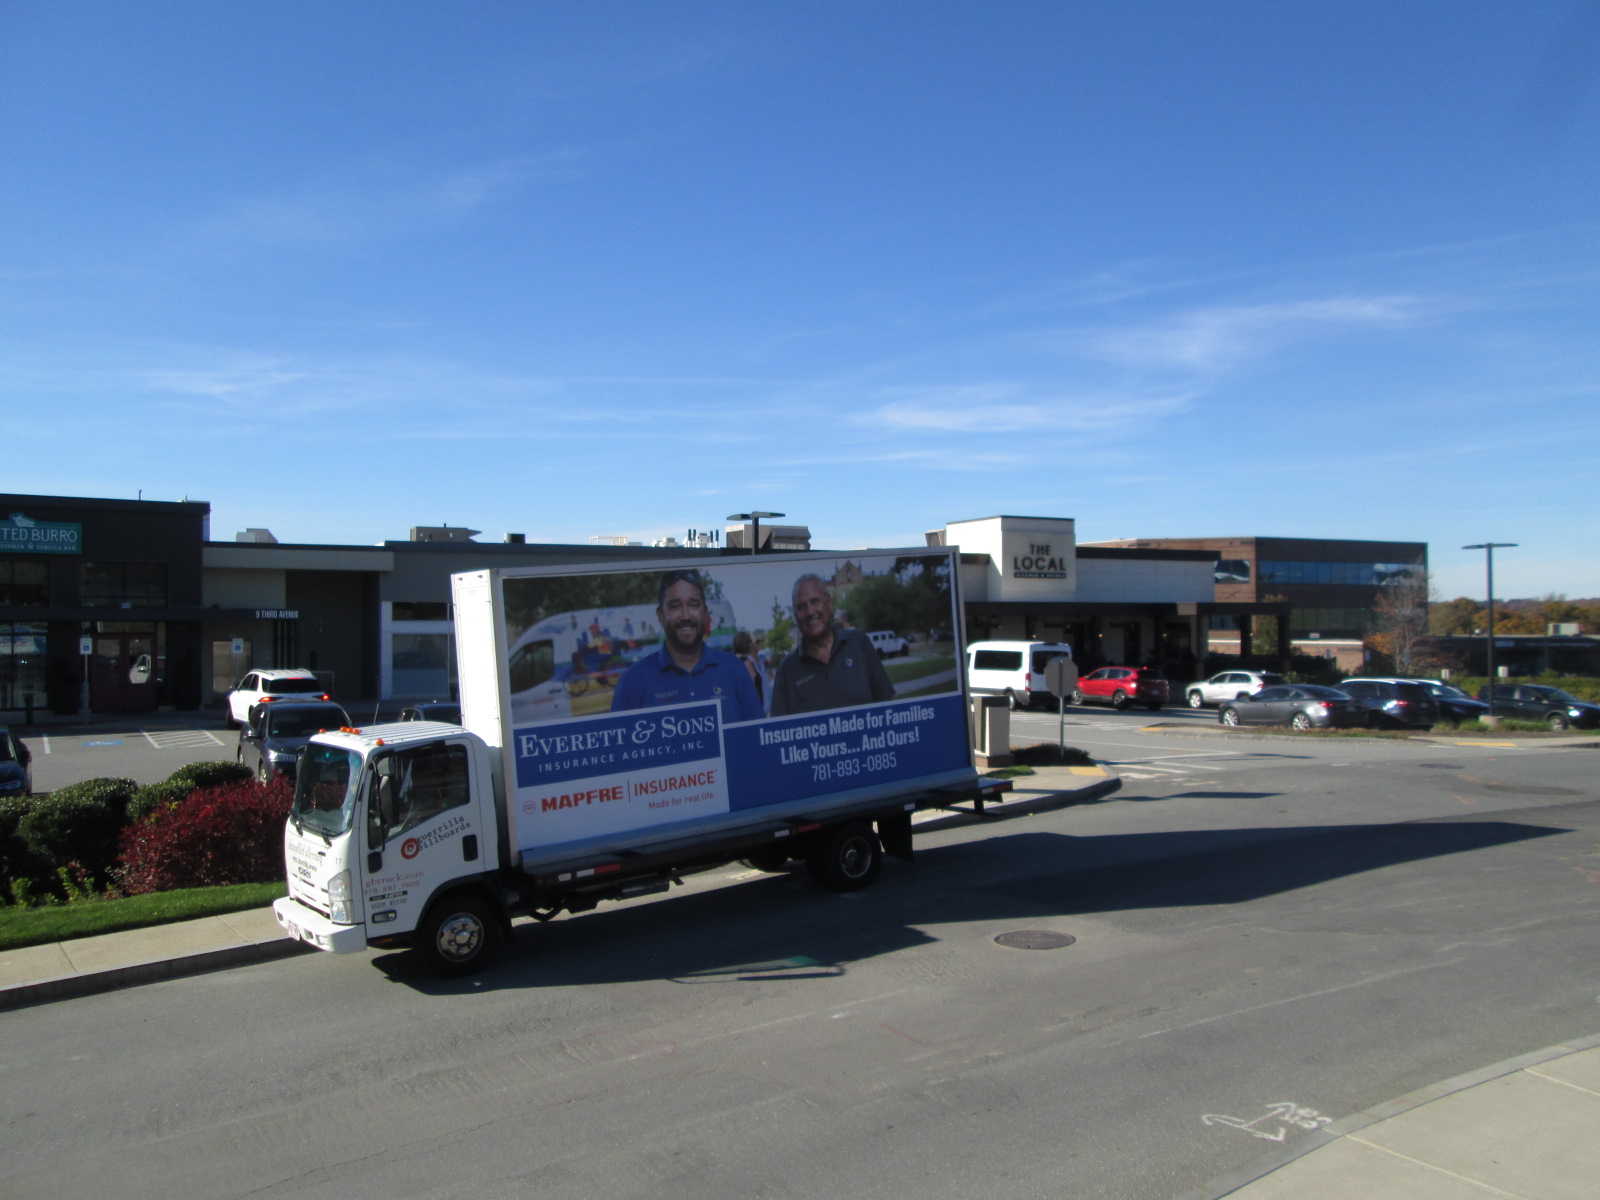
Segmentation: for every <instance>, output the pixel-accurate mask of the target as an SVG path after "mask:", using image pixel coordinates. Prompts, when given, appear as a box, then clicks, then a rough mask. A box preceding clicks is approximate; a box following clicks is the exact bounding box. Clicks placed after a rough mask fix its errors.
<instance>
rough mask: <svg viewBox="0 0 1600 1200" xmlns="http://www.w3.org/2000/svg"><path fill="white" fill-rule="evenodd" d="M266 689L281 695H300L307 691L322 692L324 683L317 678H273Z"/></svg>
mask: <svg viewBox="0 0 1600 1200" xmlns="http://www.w3.org/2000/svg"><path fill="white" fill-rule="evenodd" d="M265 690H266V691H268V692H271V693H273V694H274V695H279V696H299V695H303V694H305V693H306V692H320V691H321V690H322V685H321V684H320V683H318V682H317V681H316V680H315V679H271V680H268V681H267V685H266V688H265Z"/></svg>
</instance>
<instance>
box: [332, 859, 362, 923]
mask: <svg viewBox="0 0 1600 1200" xmlns="http://www.w3.org/2000/svg"><path fill="white" fill-rule="evenodd" d="M350 899H351V888H350V872H349V871H348V870H344V871H340V872H339V873H338V874H337V875H335V876H334V877H333V878H332V879H330V880H328V919H329V920H330V921H332V922H333V923H334V924H336V925H354V924H355V923H356V922H355V918H354V917H353V916H352V915H351V904H350Z"/></svg>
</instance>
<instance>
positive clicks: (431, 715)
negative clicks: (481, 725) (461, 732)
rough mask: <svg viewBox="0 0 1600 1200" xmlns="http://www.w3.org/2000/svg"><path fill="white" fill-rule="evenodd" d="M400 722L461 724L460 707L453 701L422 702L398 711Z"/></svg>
mask: <svg viewBox="0 0 1600 1200" xmlns="http://www.w3.org/2000/svg"><path fill="white" fill-rule="evenodd" d="M400 719H401V720H402V721H443V722H444V723H445V724H446V725H459V724H461V705H460V704H458V703H456V702H455V701H454V700H424V701H423V702H422V703H421V704H412V705H409V706H408V707H406V708H403V709H401V710H400Z"/></svg>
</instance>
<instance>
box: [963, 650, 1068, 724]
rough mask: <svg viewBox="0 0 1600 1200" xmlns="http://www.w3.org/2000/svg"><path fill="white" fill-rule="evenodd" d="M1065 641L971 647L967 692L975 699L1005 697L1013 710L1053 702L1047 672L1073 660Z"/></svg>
mask: <svg viewBox="0 0 1600 1200" xmlns="http://www.w3.org/2000/svg"><path fill="white" fill-rule="evenodd" d="M1071 657H1072V647H1071V646H1069V645H1067V644H1066V643H1065V642H1021V641H1015V642H1013V641H992V642H971V643H969V644H968V646H967V689H968V690H969V691H970V692H971V693H972V694H973V695H974V696H1004V697H1005V698H1006V700H1007V702H1008V703H1009V704H1010V705H1011V707H1012V708H1013V709H1018V708H1028V707H1031V706H1032V705H1033V704H1034V702H1035V701H1039V700H1048V699H1050V688H1049V685H1048V684H1046V683H1045V681H1044V669H1045V667H1047V666H1048V665H1049V664H1050V663H1051V662H1052V661H1054V660H1055V659H1058V658H1071Z"/></svg>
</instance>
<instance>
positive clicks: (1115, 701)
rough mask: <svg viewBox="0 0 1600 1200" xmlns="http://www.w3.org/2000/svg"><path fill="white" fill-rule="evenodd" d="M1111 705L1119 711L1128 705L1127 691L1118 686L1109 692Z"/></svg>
mask: <svg viewBox="0 0 1600 1200" xmlns="http://www.w3.org/2000/svg"><path fill="white" fill-rule="evenodd" d="M1111 707H1112V708H1114V709H1116V710H1117V711H1118V712H1121V711H1122V710H1123V709H1125V708H1127V707H1128V693H1127V692H1125V691H1123V690H1122V689H1121V688H1118V689H1117V690H1116V691H1114V692H1112V693H1111Z"/></svg>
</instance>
